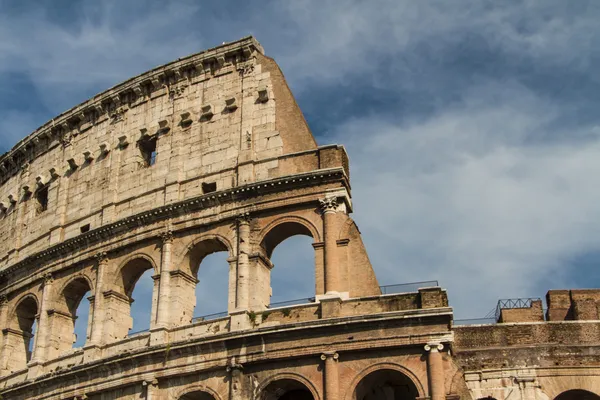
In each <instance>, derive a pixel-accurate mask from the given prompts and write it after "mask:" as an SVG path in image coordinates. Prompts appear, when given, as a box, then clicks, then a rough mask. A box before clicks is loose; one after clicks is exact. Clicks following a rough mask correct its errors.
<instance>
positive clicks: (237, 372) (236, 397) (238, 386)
mask: <svg viewBox="0 0 600 400" xmlns="http://www.w3.org/2000/svg"><path fill="white" fill-rule="evenodd" d="M227 364H228V365H227V372H228V373H229V400H245V399H249V398H250V396H246V394H245V393H244V384H243V377H244V368H243V366H242V364H238V363H237V362H236V360H235V357H231V359H230V360H229V361H228V362H227Z"/></svg>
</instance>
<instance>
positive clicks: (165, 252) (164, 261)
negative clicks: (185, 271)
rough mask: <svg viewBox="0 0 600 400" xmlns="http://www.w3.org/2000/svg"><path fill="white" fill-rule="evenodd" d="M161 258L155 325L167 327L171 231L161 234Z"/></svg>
mask: <svg viewBox="0 0 600 400" xmlns="http://www.w3.org/2000/svg"><path fill="white" fill-rule="evenodd" d="M161 237H162V258H161V263H160V283H159V286H158V307H157V313H156V326H157V327H161V328H168V327H169V325H170V324H169V322H170V321H169V304H170V303H169V298H170V290H171V287H170V285H171V246H172V245H173V232H171V231H167V232H164V233H162V234H161Z"/></svg>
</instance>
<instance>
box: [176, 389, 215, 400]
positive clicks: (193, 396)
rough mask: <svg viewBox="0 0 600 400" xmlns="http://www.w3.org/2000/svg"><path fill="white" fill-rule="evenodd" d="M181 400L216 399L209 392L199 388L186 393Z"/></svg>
mask: <svg viewBox="0 0 600 400" xmlns="http://www.w3.org/2000/svg"><path fill="white" fill-rule="evenodd" d="M179 400H215V398H214V396H213V395H211V394H209V393H206V392H203V391H202V390H197V391H195V392H191V393H186V394H184V395H183V396H182V397H180V398H179Z"/></svg>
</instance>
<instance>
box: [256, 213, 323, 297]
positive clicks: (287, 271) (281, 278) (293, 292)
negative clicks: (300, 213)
mask: <svg viewBox="0 0 600 400" xmlns="http://www.w3.org/2000/svg"><path fill="white" fill-rule="evenodd" d="M313 242H314V238H313V234H312V232H311V230H310V229H309V228H307V227H306V226H305V225H303V224H301V223H299V222H283V223H281V224H279V225H277V226H275V227H274V228H273V229H271V230H270V231H269V232H268V233H267V234H266V235H265V237H264V239H263V241H262V243H261V246H262V248H263V251H264V252H265V254H266V255H267V257H268V258H269V259H270V261H271V262H272V263H273V269H272V270H271V274H270V282H271V290H272V296H271V299H270V304H271V307H277V306H284V305H286V303H287V302H290V301H297V302H298V303H302V302H307V301H308V299H309V298H313V297H314V295H315V293H316V291H317V288H316V273H317V270H316V266H317V265H316V263H317V260H316V258H317V255H316V254H315V249H314V248H313Z"/></svg>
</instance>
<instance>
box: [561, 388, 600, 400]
mask: <svg viewBox="0 0 600 400" xmlns="http://www.w3.org/2000/svg"><path fill="white" fill-rule="evenodd" d="M554 400H600V396H598V395H597V394H595V393H592V392H589V391H587V390H583V389H573V390H567V391H566V392H562V393H561V394H559V395H558V396H556V397H555V398H554Z"/></svg>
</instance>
